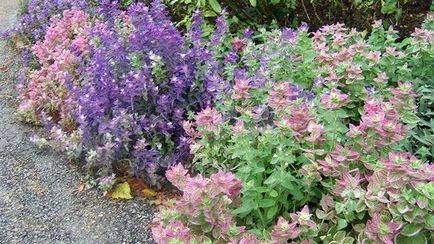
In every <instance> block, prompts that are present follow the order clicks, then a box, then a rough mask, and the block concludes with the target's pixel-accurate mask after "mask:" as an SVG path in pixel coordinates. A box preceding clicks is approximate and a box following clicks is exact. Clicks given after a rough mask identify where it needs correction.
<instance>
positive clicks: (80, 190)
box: [77, 183, 86, 192]
mask: <svg viewBox="0 0 434 244" xmlns="http://www.w3.org/2000/svg"><path fill="white" fill-rule="evenodd" d="M84 189H86V186H85V185H84V184H83V183H81V184H80V185H79V186H78V187H77V191H78V192H83V191H84Z"/></svg>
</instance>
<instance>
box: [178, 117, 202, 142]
mask: <svg viewBox="0 0 434 244" xmlns="http://www.w3.org/2000/svg"><path fill="white" fill-rule="evenodd" d="M182 127H183V129H184V131H185V133H186V134H187V136H188V137H189V138H188V140H187V143H188V144H192V143H193V142H195V141H196V139H197V138H199V137H200V134H199V132H198V131H196V130H195V129H194V128H193V124H192V123H191V122H190V121H184V122H183V123H182Z"/></svg>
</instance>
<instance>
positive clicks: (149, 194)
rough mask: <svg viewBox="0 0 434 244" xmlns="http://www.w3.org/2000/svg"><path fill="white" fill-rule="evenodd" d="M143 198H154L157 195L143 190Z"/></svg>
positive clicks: (148, 190) (146, 189) (149, 190)
mask: <svg viewBox="0 0 434 244" xmlns="http://www.w3.org/2000/svg"><path fill="white" fill-rule="evenodd" d="M142 193H143V196H145V197H155V196H156V195H157V193H156V192H155V191H153V190H152V189H149V188H145V189H143V190H142Z"/></svg>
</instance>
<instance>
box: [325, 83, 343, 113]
mask: <svg viewBox="0 0 434 244" xmlns="http://www.w3.org/2000/svg"><path fill="white" fill-rule="evenodd" d="M321 103H322V104H323V105H324V106H325V107H326V108H328V109H336V108H340V107H342V106H344V105H345V104H346V103H348V95H345V94H343V93H341V92H340V91H339V90H338V89H336V88H333V89H332V90H331V91H330V92H329V93H326V94H324V95H322V97H321Z"/></svg>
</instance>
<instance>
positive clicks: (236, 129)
mask: <svg viewBox="0 0 434 244" xmlns="http://www.w3.org/2000/svg"><path fill="white" fill-rule="evenodd" d="M232 133H233V134H234V135H242V134H244V133H246V129H244V121H242V120H237V122H236V123H235V125H234V126H233V127H232Z"/></svg>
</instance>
